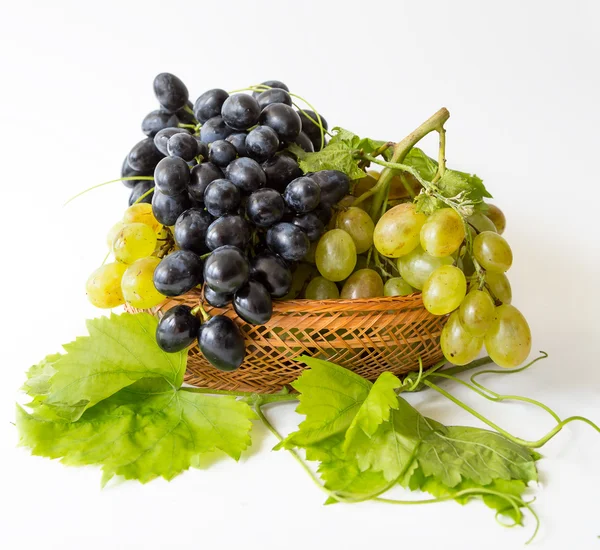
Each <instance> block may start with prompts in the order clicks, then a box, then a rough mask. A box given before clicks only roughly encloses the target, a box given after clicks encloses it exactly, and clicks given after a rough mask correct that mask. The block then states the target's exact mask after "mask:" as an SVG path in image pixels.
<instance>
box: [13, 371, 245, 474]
mask: <svg viewBox="0 0 600 550" xmlns="http://www.w3.org/2000/svg"><path fill="white" fill-rule="evenodd" d="M253 417H254V413H253V411H252V409H251V408H250V407H249V406H248V405H247V404H246V403H243V402H241V401H236V400H235V398H233V397H221V396H210V395H205V394H201V393H194V392H193V391H191V390H188V389H186V388H182V389H179V390H176V389H174V388H173V387H172V386H170V385H169V383H168V382H166V381H165V380H164V379H145V380H141V381H139V382H136V383H134V384H132V385H130V386H128V387H126V388H124V389H122V390H120V391H119V392H117V393H115V394H114V395H112V396H110V397H108V398H107V399H104V400H103V401H101V402H100V403H98V404H96V405H95V406H93V407H91V408H89V409H88V410H86V411H85V412H84V413H83V415H82V416H81V418H79V419H78V420H77V421H76V422H71V423H65V422H52V421H48V420H46V419H42V418H39V417H36V416H34V415H32V414H28V413H27V412H26V411H25V410H23V409H22V408H21V407H17V428H18V430H19V435H20V443H21V445H24V446H27V447H30V448H31V450H32V453H33V454H34V455H39V456H46V457H49V458H60V459H61V462H63V463H65V464H69V465H78V466H80V465H89V464H95V465H101V466H102V470H103V481H104V482H106V481H107V480H108V479H110V478H111V477H112V476H114V475H120V476H123V477H125V478H127V479H137V480H139V481H140V482H142V483H146V482H148V481H150V480H152V479H154V478H156V477H159V476H160V477H163V478H165V479H167V480H170V479H172V478H174V477H175V476H177V475H178V474H180V473H181V472H183V471H184V470H187V469H188V468H189V467H190V466H192V465H194V464H196V463H197V458H198V455H200V454H201V453H206V452H211V451H215V450H221V451H224V452H225V453H227V454H228V455H229V456H231V457H232V458H234V459H235V460H237V459H239V457H240V454H241V452H242V451H243V450H244V449H246V448H247V447H248V445H249V444H250V435H249V432H250V428H251V421H250V419H252V418H253Z"/></svg>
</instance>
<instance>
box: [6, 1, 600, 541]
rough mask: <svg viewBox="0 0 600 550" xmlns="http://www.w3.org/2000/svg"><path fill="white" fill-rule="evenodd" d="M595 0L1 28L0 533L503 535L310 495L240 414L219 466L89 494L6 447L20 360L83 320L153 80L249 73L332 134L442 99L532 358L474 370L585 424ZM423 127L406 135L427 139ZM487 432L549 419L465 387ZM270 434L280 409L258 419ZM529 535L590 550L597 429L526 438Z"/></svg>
mask: <svg viewBox="0 0 600 550" xmlns="http://www.w3.org/2000/svg"><path fill="white" fill-rule="evenodd" d="M599 16H600V9H599V4H598V3H597V2H594V1H591V0H590V1H588V2H583V1H581V2H579V1H577V2H572V3H571V4H565V3H564V2H555V1H545V2H543V1H532V2H518V1H512V0H511V1H505V2H502V3H490V2H475V1H473V2H460V1H459V2H456V1H455V2H441V1H440V2H405V1H401V2H388V3H383V4H377V6H376V7H373V8H369V7H368V3H361V2H354V1H347V2H322V1H321V2H312V1H304V2H293V3H291V2H290V3H288V2H241V1H237V0H232V1H230V2H228V3H227V6H225V4H219V3H216V2H212V3H209V2H192V1H189V2H184V1H181V2H177V1H172V2H168V3H167V2H164V1H163V2H154V1H147V2H141V1H136V2H133V1H131V2H124V1H121V2H112V1H109V2H107V1H104V2H97V3H95V4H93V5H92V4H90V3H88V2H64V1H63V2H42V1H37V2H31V1H21V2H18V3H16V2H12V3H10V4H6V6H4V7H3V10H2V17H1V19H0V51H1V52H2V55H1V56H0V68H1V71H0V75H2V78H1V80H2V84H1V85H0V152H1V157H2V163H1V167H2V169H1V171H0V190H1V194H0V213H1V217H0V219H1V221H2V235H3V238H2V252H3V254H2V259H1V260H0V264H1V266H2V267H1V269H0V280H1V284H0V291H1V300H0V303H2V308H3V312H2V315H1V316H0V324H1V330H0V335H1V344H2V347H1V348H0V349H1V358H2V359H1V370H2V383H0V431H1V438H0V445H1V448H0V464H1V465H2V472H3V476H2V477H3V480H2V487H1V489H0V504H1V506H2V510H1V514H0V547H2V548H5V549H10V550H13V549H17V548H19V549H34V548H47V549H61V550H71V549H73V550H74V549H81V548H86V549H89V550H92V549H105V548H110V549H112V550H117V549H127V550H130V549H138V548H139V549H142V548H143V549H144V550H150V549H152V550H154V549H170V548H180V549H184V548H210V549H213V550H214V549H221V548H234V547H236V546H238V547H244V548H248V549H254V548H261V549H267V548H269V549H270V548H273V549H280V548H286V549H289V550H295V549H303V548H312V549H315V550H321V549H325V548H332V549H333V548H335V549H337V548H344V549H354V548H356V549H359V548H373V549H378V548H423V549H429V548H437V547H442V546H443V547H446V548H455V547H456V548H462V549H471V548H486V549H488V550H491V549H496V548H497V549H500V548H502V549H506V548H513V547H514V548H519V547H521V545H522V544H523V542H524V541H525V540H526V539H527V538H528V536H529V534H530V533H531V529H532V520H531V518H530V517H527V526H526V528H524V529H511V530H509V529H502V528H501V527H499V526H498V525H497V524H496V523H495V521H494V518H493V513H492V512H491V511H490V510H489V509H487V508H485V507H484V506H483V505H481V504H479V503H473V504H470V505H468V506H466V507H461V506H459V505H458V504H456V503H453V502H448V503H444V504H437V505H432V506H420V507H399V506H386V505H382V504H377V503H365V504H360V505H338V506H329V507H324V506H322V503H323V495H322V494H321V493H320V492H319V491H318V490H317V489H316V488H315V487H314V486H313V485H312V484H311V483H310V481H309V480H308V479H306V477H305V473H304V472H303V471H301V470H300V469H299V467H298V466H297V464H296V463H295V462H294V461H293V460H292V459H291V457H289V456H287V455H286V454H285V453H283V452H269V449H270V447H272V445H273V444H274V439H273V437H271V435H270V434H268V433H266V432H265V431H264V430H263V429H259V428H257V429H255V431H254V440H255V444H254V447H253V448H252V452H250V453H248V454H247V455H246V456H245V457H244V458H243V459H242V460H241V461H240V463H239V464H236V463H234V462H233V461H223V462H220V463H217V464H215V465H214V466H213V467H211V468H210V469H209V470H206V471H199V470H194V471H190V472H188V473H186V474H184V475H182V476H180V477H179V478H177V479H176V480H174V481H172V482H171V483H167V482H165V481H155V482H152V483H150V484H148V485H146V486H140V485H138V484H136V483H134V482H129V483H121V484H115V485H111V486H109V487H108V488H106V489H105V490H101V489H100V473H99V470H98V469H96V468H80V469H75V468H67V467H64V466H62V465H61V464H59V463H58V462H57V461H49V460H47V459H43V458H37V457H30V456H29V454H28V453H27V452H26V451H25V450H23V449H16V448H15V445H16V442H17V437H16V433H15V429H14V426H13V425H12V424H11V423H10V422H11V421H12V420H13V418H14V402H15V400H17V399H19V395H18V392H17V388H18V387H19V386H20V384H21V383H22V381H23V373H24V371H25V370H26V369H27V368H28V367H29V366H30V365H31V364H33V363H35V362H37V361H38V360H40V359H41V358H42V357H44V356H45V355H46V354H49V353H51V352H55V351H57V350H58V349H59V346H60V344H62V343H65V342H68V341H70V340H71V339H73V338H74V337H75V336H76V335H78V334H82V333H84V319H85V318H87V317H92V316H95V315H97V314H98V312H97V311H95V310H94V308H92V306H90V305H89V304H88V303H87V301H86V298H85V294H84V288H83V286H84V282H85V280H86V278H87V276H88V274H89V273H90V272H91V271H92V270H93V269H94V268H95V267H96V266H97V265H98V264H100V262H101V261H102V259H103V257H104V253H105V248H104V247H105V244H104V238H105V233H106V231H107V230H108V228H109V227H110V226H111V225H112V223H113V222H114V221H116V220H117V219H119V217H120V216H121V213H122V210H123V209H124V207H125V205H126V200H127V193H126V191H125V190H124V189H123V188H122V186H121V185H120V184H115V185H114V186H112V187H106V188H103V189H101V190H97V191H95V192H93V193H90V194H89V195H87V196H85V197H84V198H81V199H79V200H78V201H76V202H75V203H73V204H71V205H70V206H69V207H67V208H62V207H61V205H62V203H63V201H64V200H65V199H66V198H68V197H69V196H71V195H73V194H75V193H76V192H78V191H80V190H82V189H84V188H86V187H89V186H91V185H93V184H95V183H99V182H102V181H106V180H109V179H111V178H113V177H116V176H118V171H119V168H120V164H121V161H122V158H123V156H124V155H125V154H126V153H127V152H128V150H129V148H130V147H131V146H132V145H133V144H134V143H135V142H136V141H137V140H138V139H140V138H141V133H140V131H139V124H140V122H141V120H142V118H143V116H144V115H145V114H146V113H147V112H148V111H150V110H152V109H154V108H155V102H154V98H153V95H152V79H153V77H154V75H155V74H156V73H158V72H161V71H170V72H173V73H175V74H177V75H179V76H180V77H181V78H183V79H184V81H185V82H186V83H187V84H188V87H189V88H190V90H191V92H192V93H191V95H192V99H195V97H196V96H197V95H199V94H200V93H201V92H203V91H204V90H205V89H208V88H212V87H223V88H226V89H232V88H238V87H242V86H244V85H248V84H251V83H256V82H260V81H262V80H265V79H269V78H277V79H281V80H283V81H285V82H286V83H288V85H290V86H291V88H292V90H293V91H296V92H297V93H299V94H300V95H304V96H305V97H306V98H308V99H309V100H310V101H312V102H314V103H315V104H316V105H317V106H318V107H319V108H320V111H321V112H322V113H323V114H325V116H326V117H327V119H328V120H329V122H330V123H331V125H341V126H344V127H347V128H350V129H352V130H354V131H355V132H357V133H359V134H361V135H363V134H364V135H368V136H372V137H374V138H381V139H392V140H395V139H399V138H401V137H403V136H404V135H405V134H406V133H408V132H409V131H410V130H412V129H413V128H414V127H416V126H417V125H418V124H419V123H420V122H421V121H423V120H424V119H425V118H427V117H428V116H429V115H430V114H432V113H433V112H434V111H436V110H437V109H438V108H439V107H441V106H446V107H448V108H449V109H450V111H451V115H452V117H451V119H450V121H449V123H448V125H447V130H448V134H447V137H448V147H447V156H448V159H449V161H448V162H449V164H450V166H451V167H452V166H453V167H457V168H460V169H464V170H469V171H474V172H476V173H477V174H479V175H480V176H482V177H483V178H484V180H485V182H486V184H487V185H488V188H489V189H490V190H491V191H492V193H493V194H494V196H495V200H496V202H497V204H499V205H500V206H501V207H502V209H503V210H504V211H505V213H506V215H507V217H508V229H507V231H506V234H505V236H506V237H507V239H508V240H509V242H510V244H511V246H512V247H513V251H514V255H515V262H514V267H513V268H512V269H511V271H510V274H509V275H510V278H511V281H512V284H513V290H514V302H513V303H514V304H515V305H516V306H517V307H519V308H520V309H521V310H522V311H523V313H524V314H525V315H526V316H527V318H528V319H529V322H530V324H531V328H532V331H533V334H534V349H535V350H538V349H543V350H546V351H547V352H548V353H549V354H550V358H549V359H547V360H545V361H544V362H542V363H541V364H539V366H536V367H534V368H533V369H532V370H530V371H528V372H526V373H523V374H522V375H517V376H515V377H506V378H503V379H498V380H497V381H495V382H494V384H495V386H494V387H495V388H497V389H498V390H499V391H511V392H515V393H520V394H523V395H528V396H531V397H535V398H537V399H540V400H542V401H544V402H546V403H547V404H549V405H551V406H553V407H554V408H555V409H556V411H557V412H558V413H559V414H560V415H561V416H567V415H570V414H582V415H587V416H589V417H590V418H592V419H594V420H595V421H596V422H600V405H599V403H600V401H599V397H600V391H599V388H600V367H599V363H598V351H597V350H598V345H599V344H600V325H599V321H598V315H599V312H600V291H599V283H598V281H600V245H599V242H600V210H599V206H598V205H599V204H600V185H599V177H600V176H599V174H598V161H599V153H598V145H599V139H598V136H599V135H600V114H599V113H600V108H599V107H598V98H599V97H600V87H599V85H598V55H599V53H600V48H599V46H600V39H599V38H598V32H597V23H598V17H599ZM435 146H436V144H435V139H434V138H433V137H432V138H431V139H429V140H428V141H427V142H426V148H427V149H428V150H429V151H430V152H431V153H435ZM456 392H457V394H458V395H459V396H462V397H464V399H465V400H468V402H469V403H472V404H476V405H477V406H478V407H479V409H480V410H481V411H483V412H484V413H486V414H489V416H490V417H491V418H493V419H494V420H496V421H497V422H499V423H500V424H501V425H502V426H504V427H506V428H507V429H509V430H511V431H513V432H516V433H517V434H519V435H522V436H523V437H528V438H536V437H539V436H540V435H541V434H542V433H545V432H546V431H547V430H548V429H549V428H550V427H551V424H552V423H551V420H550V419H549V418H548V417H547V416H545V415H544V414H543V413H542V412H540V411H537V410H535V409H532V408H531V407H529V406H525V405H522V404H504V405H494V404H492V403H488V402H482V400H481V399H479V398H478V397H476V396H474V395H467V393H466V390H465V391H462V390H460V389H457V390H456ZM410 400H411V402H416V403H420V407H421V409H422V410H423V411H425V412H426V413H427V414H429V415H431V416H433V417H435V418H438V419H441V420H443V421H444V422H445V423H448V424H451V423H469V424H472V425H478V424H477V422H476V421H474V419H473V418H471V417H469V416H468V415H467V413H465V412H463V411H460V410H458V409H457V408H456V407H455V406H453V405H452V404H451V403H449V402H447V401H445V400H444V399H443V398H442V397H440V396H437V395H431V393H423V394H420V395H418V396H413V397H411V398H410ZM270 414H272V415H273V417H274V418H275V422H276V424H277V425H278V427H280V429H281V430H282V431H290V430H292V429H293V428H294V426H295V425H296V423H297V420H298V417H297V416H296V415H295V413H294V412H293V406H290V405H285V406H279V408H277V413H276V415H275V413H273V412H271V413H270ZM542 452H543V454H544V457H545V458H544V459H543V460H541V461H540V462H539V470H540V478H541V482H540V486H539V487H538V488H537V489H536V490H535V494H536V496H537V502H536V503H535V507H536V510H537V511H538V513H539V515H540V518H541V520H542V529H541V532H540V534H539V537H538V539H537V540H536V542H535V544H534V546H533V547H535V548H567V547H568V548H573V549H577V550H580V549H587V548H598V546H599V544H600V541H598V539H597V536H598V535H600V522H599V517H598V510H599V509H600V506H599V505H598V491H599V489H600V470H599V468H598V456H599V455H600V434H596V433H594V432H593V431H592V430H591V429H590V428H588V427H586V426H584V425H576V424H572V425H570V426H568V427H567V428H565V429H564V431H563V432H562V433H561V434H560V435H559V436H558V437H557V438H556V439H555V440H554V441H553V442H551V443H550V444H548V445H547V446H546V447H545V448H544V449H543V451H542Z"/></svg>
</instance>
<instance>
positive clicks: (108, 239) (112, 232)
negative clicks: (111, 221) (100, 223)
mask: <svg viewBox="0 0 600 550" xmlns="http://www.w3.org/2000/svg"><path fill="white" fill-rule="evenodd" d="M124 227H125V224H124V223H123V222H117V223H115V225H113V226H112V227H111V228H110V231H109V232H108V234H107V235H106V244H107V245H108V248H110V249H111V250H112V246H113V243H114V242H115V237H116V236H117V234H118V233H119V231H121V229H123V228H124Z"/></svg>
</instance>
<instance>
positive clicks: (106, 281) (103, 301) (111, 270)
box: [85, 262, 127, 308]
mask: <svg viewBox="0 0 600 550" xmlns="http://www.w3.org/2000/svg"><path fill="white" fill-rule="evenodd" d="M126 269H127V266H126V265H125V264H122V263H119V262H114V263H111V264H104V265H103V266H100V267H99V268H98V269H96V271H94V272H93V273H92V274H91V275H90V277H89V279H88V280H87V282H86V283H85V291H86V294H87V297H88V300H89V301H90V302H91V303H92V304H93V305H95V306H96V307H101V308H113V307H117V306H120V305H122V304H124V303H125V300H124V298H123V292H122V291H121V279H122V278H123V273H125V270H126Z"/></svg>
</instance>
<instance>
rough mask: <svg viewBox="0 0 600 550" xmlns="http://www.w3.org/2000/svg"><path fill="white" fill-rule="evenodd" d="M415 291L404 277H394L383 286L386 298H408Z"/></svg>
mask: <svg viewBox="0 0 600 550" xmlns="http://www.w3.org/2000/svg"><path fill="white" fill-rule="evenodd" d="M414 291H415V289H414V288H413V287H412V286H410V285H409V284H408V283H407V282H406V281H405V280H404V279H403V278H402V277H392V278H391V279H388V280H387V281H386V282H385V285H383V295H384V296H408V295H409V294H412V293H413V292H414Z"/></svg>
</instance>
